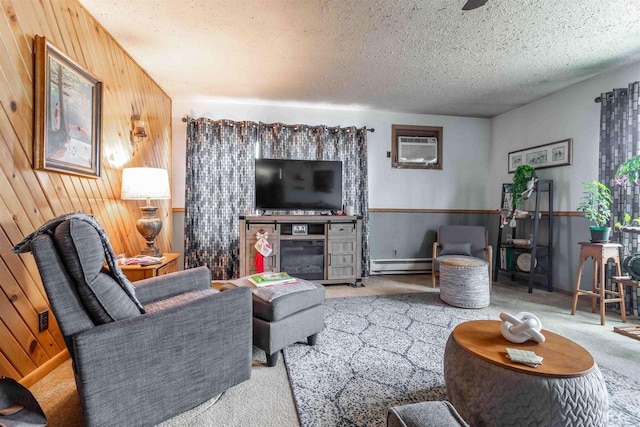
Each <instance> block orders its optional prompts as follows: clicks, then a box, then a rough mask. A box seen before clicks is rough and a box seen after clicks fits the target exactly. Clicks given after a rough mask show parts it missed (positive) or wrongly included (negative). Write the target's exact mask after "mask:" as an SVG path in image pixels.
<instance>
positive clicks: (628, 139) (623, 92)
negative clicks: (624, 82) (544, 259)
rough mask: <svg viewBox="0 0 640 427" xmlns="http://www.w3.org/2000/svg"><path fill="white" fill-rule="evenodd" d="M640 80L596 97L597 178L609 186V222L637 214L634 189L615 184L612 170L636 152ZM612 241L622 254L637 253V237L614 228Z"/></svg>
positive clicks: (639, 150)
mask: <svg viewBox="0 0 640 427" xmlns="http://www.w3.org/2000/svg"><path fill="white" fill-rule="evenodd" d="M639 93H640V82H634V83H630V84H629V87H628V88H620V89H614V90H613V91H612V92H607V93H603V94H602V95H601V97H600V102H601V107H600V168H599V172H598V179H599V180H600V181H601V182H602V183H604V184H606V185H607V186H608V187H609V188H611V189H612V191H611V195H612V196H613V203H612V205H611V213H612V217H613V222H615V221H621V222H622V221H623V219H624V214H625V212H626V213H628V214H630V215H631V216H632V217H633V218H638V217H640V200H639V197H638V188H637V187H636V186H634V185H631V184H627V185H616V184H615V183H614V177H615V174H616V169H617V168H618V166H619V165H620V164H621V163H623V162H624V161H625V160H627V159H629V158H631V157H633V156H636V155H639V154H640V143H639V141H640V127H639V125H638V123H639V119H640V111H639V110H638V95H639ZM612 240H613V241H616V242H619V243H622V244H623V245H624V252H625V253H624V254H623V256H624V255H629V254H631V253H636V252H638V237H637V236H636V235H633V234H629V233H621V232H619V231H614V233H613V236H612Z"/></svg>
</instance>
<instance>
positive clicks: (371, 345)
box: [284, 293, 640, 427]
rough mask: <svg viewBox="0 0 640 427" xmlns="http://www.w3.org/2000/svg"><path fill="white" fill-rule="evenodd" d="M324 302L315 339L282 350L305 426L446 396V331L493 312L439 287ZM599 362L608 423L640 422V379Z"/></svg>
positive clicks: (371, 418) (382, 414) (370, 417)
mask: <svg viewBox="0 0 640 427" xmlns="http://www.w3.org/2000/svg"><path fill="white" fill-rule="evenodd" d="M325 306H326V315H325V329H324V331H323V332H322V333H320V334H319V336H318V342H317V344H316V345H315V346H313V347H310V346H308V345H306V344H294V345H292V346H289V347H287V348H286V349H285V350H284V359H285V364H286V366H287V371H288V373H289V380H290V382H291V388H292V391H293V396H294V400H295V404H296V409H297V411H298V416H299V418H300V424H301V426H302V427H328V426H362V427H365V426H366V427H372V426H380V427H383V426H385V425H386V414H387V409H388V408H390V407H392V406H396V405H400V404H407V403H416V402H424V401H429V400H446V399H447V395H446V389H445V385H444V374H443V361H444V348H445V344H446V341H447V339H448V337H449V334H450V333H451V331H452V330H453V328H455V326H456V325H458V324H459V323H462V322H465V321H468V320H477V319H489V318H492V317H491V316H489V315H488V314H487V313H484V312H483V311H480V310H469V309H462V308H456V307H451V306H449V305H447V304H444V303H443V302H442V301H441V300H440V298H439V295H438V294H437V293H420V294H400V295H378V296H367V297H351V298H331V299H326V300H325ZM600 369H601V371H602V374H603V376H604V378H605V381H606V384H607V390H608V393H609V425H610V426H638V425H640V410H639V409H638V406H639V405H638V399H637V393H638V390H640V384H638V383H637V382H636V381H634V380H632V379H629V378H626V377H624V376H622V375H620V374H618V373H616V372H613V371H611V370H608V369H603V368H602V367H600Z"/></svg>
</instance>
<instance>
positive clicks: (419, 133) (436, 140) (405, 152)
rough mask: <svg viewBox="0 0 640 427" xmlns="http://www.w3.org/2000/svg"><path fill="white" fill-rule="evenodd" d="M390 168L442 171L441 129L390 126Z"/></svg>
mask: <svg viewBox="0 0 640 427" xmlns="http://www.w3.org/2000/svg"><path fill="white" fill-rule="evenodd" d="M391 166H392V167H394V168H399V169H442V127H436V126H413V125H391Z"/></svg>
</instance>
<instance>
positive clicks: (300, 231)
mask: <svg viewBox="0 0 640 427" xmlns="http://www.w3.org/2000/svg"><path fill="white" fill-rule="evenodd" d="M291 234H292V235H293V236H306V235H307V224H292V225H291Z"/></svg>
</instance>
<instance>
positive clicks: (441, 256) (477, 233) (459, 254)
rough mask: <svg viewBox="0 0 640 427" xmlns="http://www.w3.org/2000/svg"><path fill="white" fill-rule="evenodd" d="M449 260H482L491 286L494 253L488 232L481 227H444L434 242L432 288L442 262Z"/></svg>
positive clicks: (434, 285) (440, 229) (441, 227)
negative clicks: (484, 262) (485, 263)
mask: <svg viewBox="0 0 640 427" xmlns="http://www.w3.org/2000/svg"><path fill="white" fill-rule="evenodd" d="M447 258H480V259H482V260H484V261H486V262H487V266H488V268H489V284H491V283H492V282H491V263H492V259H493V252H492V249H491V245H489V236H488V233H487V230H486V229H485V228H484V227H482V226H479V225H442V226H440V228H439V229H438V237H437V240H436V241H435V242H433V252H432V272H431V286H432V287H434V288H435V287H436V279H437V277H438V275H439V274H440V262H441V261H443V260H445V259H447Z"/></svg>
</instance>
